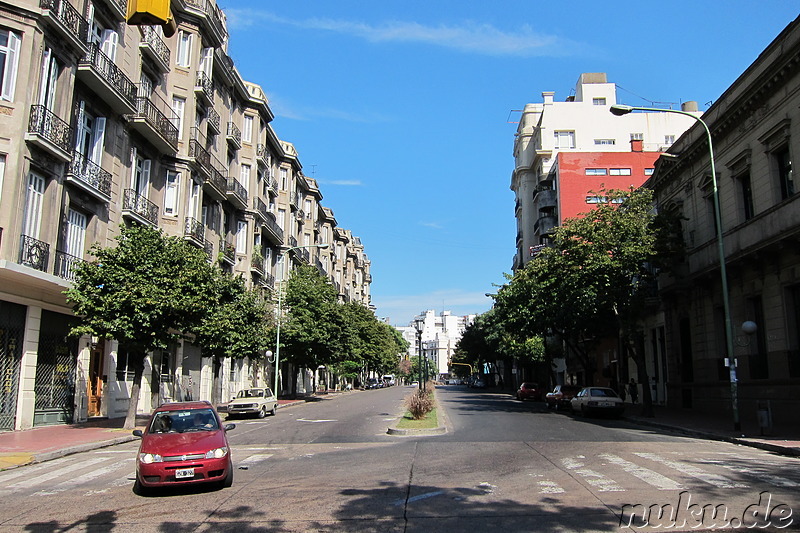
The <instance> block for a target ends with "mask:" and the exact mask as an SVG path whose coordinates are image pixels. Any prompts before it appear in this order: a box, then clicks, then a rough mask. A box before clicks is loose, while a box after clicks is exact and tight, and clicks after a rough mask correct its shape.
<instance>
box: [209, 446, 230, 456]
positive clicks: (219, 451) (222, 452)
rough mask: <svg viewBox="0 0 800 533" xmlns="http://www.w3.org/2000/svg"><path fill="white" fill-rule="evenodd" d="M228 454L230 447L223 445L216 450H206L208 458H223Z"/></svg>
mask: <svg viewBox="0 0 800 533" xmlns="http://www.w3.org/2000/svg"><path fill="white" fill-rule="evenodd" d="M226 455H228V448H227V447H226V446H223V447H222V448H217V449H215V450H208V451H207V452H206V459H222V458H223V457H225V456H226Z"/></svg>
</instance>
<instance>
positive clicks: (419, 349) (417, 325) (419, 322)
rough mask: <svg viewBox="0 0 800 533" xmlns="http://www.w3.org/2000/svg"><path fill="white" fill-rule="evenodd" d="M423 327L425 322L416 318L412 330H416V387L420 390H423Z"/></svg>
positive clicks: (420, 318)
mask: <svg viewBox="0 0 800 533" xmlns="http://www.w3.org/2000/svg"><path fill="white" fill-rule="evenodd" d="M424 326H425V321H424V319H423V318H422V317H417V318H416V319H415V320H414V328H415V329H416V330H417V375H418V376H417V377H418V378H419V383H417V386H418V387H419V388H420V389H424V388H425V382H424V381H423V379H422V329H423V327H424Z"/></svg>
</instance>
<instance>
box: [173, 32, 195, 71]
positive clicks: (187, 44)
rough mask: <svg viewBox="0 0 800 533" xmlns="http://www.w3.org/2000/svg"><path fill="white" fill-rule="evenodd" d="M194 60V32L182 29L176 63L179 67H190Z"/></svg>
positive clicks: (179, 33)
mask: <svg viewBox="0 0 800 533" xmlns="http://www.w3.org/2000/svg"><path fill="white" fill-rule="evenodd" d="M191 60H192V34H191V33H189V32H187V31H183V30H180V31H179V32H178V53H177V54H176V55H175V64H176V65H178V66H179V67H188V66H189V62H190V61H191Z"/></svg>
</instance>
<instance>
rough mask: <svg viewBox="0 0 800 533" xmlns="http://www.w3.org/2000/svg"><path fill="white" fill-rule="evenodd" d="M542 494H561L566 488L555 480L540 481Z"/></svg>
mask: <svg viewBox="0 0 800 533" xmlns="http://www.w3.org/2000/svg"><path fill="white" fill-rule="evenodd" d="M537 483H538V484H539V487H540V488H539V493H540V494H561V493H562V492H564V489H562V488H561V487H559V486H558V483H556V482H555V481H538V482H537Z"/></svg>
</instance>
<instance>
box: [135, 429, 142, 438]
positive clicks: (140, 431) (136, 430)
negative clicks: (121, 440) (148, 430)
mask: <svg viewBox="0 0 800 533" xmlns="http://www.w3.org/2000/svg"><path fill="white" fill-rule="evenodd" d="M133 436H134V437H141V436H142V430H141V429H134V430H133Z"/></svg>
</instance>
